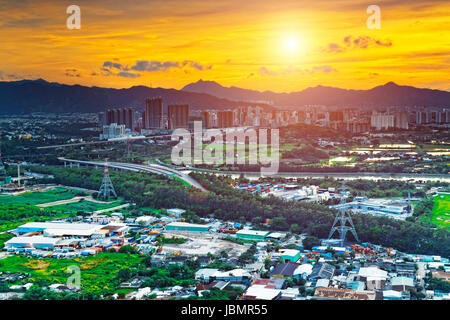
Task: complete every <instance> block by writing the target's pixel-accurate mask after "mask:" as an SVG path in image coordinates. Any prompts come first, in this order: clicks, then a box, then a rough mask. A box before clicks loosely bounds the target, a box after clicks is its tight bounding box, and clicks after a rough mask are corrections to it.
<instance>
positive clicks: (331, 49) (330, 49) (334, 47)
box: [327, 43, 345, 52]
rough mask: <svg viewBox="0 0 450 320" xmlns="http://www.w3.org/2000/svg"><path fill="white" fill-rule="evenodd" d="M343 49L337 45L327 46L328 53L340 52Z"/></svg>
mask: <svg viewBox="0 0 450 320" xmlns="http://www.w3.org/2000/svg"><path fill="white" fill-rule="evenodd" d="M344 50H345V48H343V47H342V46H340V45H339V44H337V43H330V44H328V50H327V51H328V52H342V51H344Z"/></svg>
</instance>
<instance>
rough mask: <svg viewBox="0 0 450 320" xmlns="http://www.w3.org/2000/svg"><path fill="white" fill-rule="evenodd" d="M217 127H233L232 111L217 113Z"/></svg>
mask: <svg viewBox="0 0 450 320" xmlns="http://www.w3.org/2000/svg"><path fill="white" fill-rule="evenodd" d="M217 126H218V127H219V128H230V127H232V126H233V111H231V110H225V111H219V112H218V113H217Z"/></svg>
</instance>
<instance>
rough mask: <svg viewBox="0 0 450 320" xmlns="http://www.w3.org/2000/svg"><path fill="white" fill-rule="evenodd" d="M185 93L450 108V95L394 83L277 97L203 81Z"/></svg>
mask: <svg viewBox="0 0 450 320" xmlns="http://www.w3.org/2000/svg"><path fill="white" fill-rule="evenodd" d="M182 91H185V92H196V93H208V94H210V95H214V96H216V97H219V98H225V97H226V98H227V99H229V100H242V99H243V98H244V97H245V99H246V100H247V101H271V102H273V104H274V105H275V106H294V107H299V106H304V105H327V106H355V107H386V106H418V105H419V106H429V107H448V106H450V92H448V91H441V90H432V89H419V88H415V87H411V86H400V85H397V84H395V83H393V82H388V83H386V84H385V85H382V86H377V87H374V88H372V89H370V90H346V89H340V88H333V87H324V86H317V87H312V88H307V89H305V90H302V91H298V92H291V93H276V92H272V91H264V92H260V91H255V90H246V89H241V88H237V87H229V88H227V87H223V86H221V85H220V84H218V83H217V82H214V81H203V80H199V81H198V82H195V83H191V84H188V85H187V86H185V87H184V88H183V89H182Z"/></svg>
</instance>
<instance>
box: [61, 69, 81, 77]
mask: <svg viewBox="0 0 450 320" xmlns="http://www.w3.org/2000/svg"><path fill="white" fill-rule="evenodd" d="M64 75H65V76H66V77H77V78H79V77H81V73H80V72H79V71H78V70H77V69H66V70H65V72H64Z"/></svg>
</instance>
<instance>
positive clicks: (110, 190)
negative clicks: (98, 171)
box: [98, 159, 117, 200]
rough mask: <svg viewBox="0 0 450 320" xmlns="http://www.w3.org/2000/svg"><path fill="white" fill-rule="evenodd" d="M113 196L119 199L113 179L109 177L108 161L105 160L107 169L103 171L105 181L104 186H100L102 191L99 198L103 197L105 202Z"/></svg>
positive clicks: (99, 192)
mask: <svg viewBox="0 0 450 320" xmlns="http://www.w3.org/2000/svg"><path fill="white" fill-rule="evenodd" d="M111 194H113V195H114V197H116V198H117V194H116V191H115V190H114V186H113V184H112V181H111V178H110V177H109V169H108V159H105V169H104V170H103V180H102V185H101V186H100V190H99V191H98V196H99V197H103V199H104V200H107V199H108V198H109V197H110V195H111Z"/></svg>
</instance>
